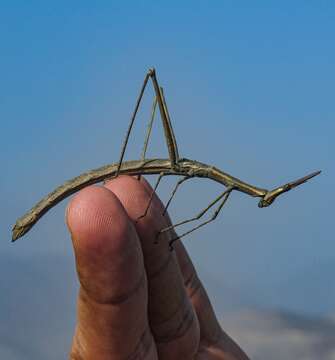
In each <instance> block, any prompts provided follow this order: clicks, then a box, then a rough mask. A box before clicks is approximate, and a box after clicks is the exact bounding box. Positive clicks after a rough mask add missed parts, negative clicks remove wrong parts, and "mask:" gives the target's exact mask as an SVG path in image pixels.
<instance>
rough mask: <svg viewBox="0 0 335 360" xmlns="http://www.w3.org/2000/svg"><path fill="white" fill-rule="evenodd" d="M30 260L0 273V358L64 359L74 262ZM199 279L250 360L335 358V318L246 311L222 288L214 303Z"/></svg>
mask: <svg viewBox="0 0 335 360" xmlns="http://www.w3.org/2000/svg"><path fill="white" fill-rule="evenodd" d="M35 260H36V261H35V262H33V263H31V262H28V261H24V260H18V259H11V258H7V259H6V260H5V261H3V262H2V264H1V266H0V271H1V273H4V272H8V270H9V269H10V270H11V274H10V275H11V276H10V277H6V278H4V280H5V283H2V290H4V291H5V292H3V293H6V296H2V297H1V298H0V308H1V314H2V316H1V323H0V358H1V359H6V360H22V359H27V360H33V359H34V360H42V359H50V360H56V359H65V358H66V356H67V353H68V350H69V348H70V344H71V337H72V334H73V330H74V324H75V298H76V290H77V287H76V286H75V284H76V283H77V282H76V279H75V274H74V268H73V259H71V258H65V257H50V256H49V257H43V258H42V257H41V258H36V259H35ZM203 281H204V283H205V285H206V284H208V285H209V286H207V287H209V295H210V296H211V298H213V297H214V299H213V300H214V303H215V302H217V301H219V302H220V303H221V305H222V303H223V302H224V304H225V305H224V306H223V307H221V310H220V311H216V313H217V316H218V318H219V319H220V322H221V324H222V327H223V328H224V329H225V331H226V332H227V333H228V334H229V335H230V336H232V337H233V338H234V339H235V340H236V341H237V342H238V343H239V344H240V346H241V347H242V348H243V349H244V350H245V351H246V352H247V354H248V355H249V356H250V357H251V359H254V360H268V359H271V360H283V359H302V360H316V359H319V360H334V359H335V319H334V318H332V317H331V316H323V317H317V316H306V315H301V314H295V313H292V312H287V311H280V310H270V309H260V308H245V307H243V306H241V305H236V304H235V300H236V299H235V298H232V297H231V296H232V294H231V291H230V290H229V289H227V288H225V286H223V287H221V289H220V294H221V296H220V298H219V299H218V296H217V295H215V294H212V291H211V289H213V288H214V286H213V285H214V284H213V283H211V279H206V278H205V279H203ZM213 295H214V296H213ZM240 295H241V296H242V294H240ZM222 299H224V301H222ZM225 308H226V310H225ZM28 334H29V335H28Z"/></svg>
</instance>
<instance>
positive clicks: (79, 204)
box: [66, 186, 132, 253]
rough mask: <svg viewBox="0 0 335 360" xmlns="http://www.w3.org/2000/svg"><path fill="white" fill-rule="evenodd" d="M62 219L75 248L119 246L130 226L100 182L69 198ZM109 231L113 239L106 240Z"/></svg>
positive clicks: (121, 210) (83, 249) (117, 202)
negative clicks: (63, 218)
mask: <svg viewBox="0 0 335 360" xmlns="http://www.w3.org/2000/svg"><path fill="white" fill-rule="evenodd" d="M66 222H67V225H68V228H69V231H70V233H71V237H72V240H73V244H74V246H75V249H78V248H80V249H81V250H82V251H87V252H90V253H92V252H97V251H98V252H99V251H102V249H103V248H105V247H108V249H109V250H111V248H113V247H115V248H117V247H119V246H122V243H120V241H121V242H122V241H123V240H124V239H125V237H127V236H125V235H127V234H128V233H129V232H130V231H131V230H132V229H131V224H130V222H129V219H128V216H127V213H126V212H125V210H124V208H123V206H122V204H121V203H120V202H119V200H118V199H117V197H116V196H115V195H114V194H113V193H112V192H111V191H109V190H108V189H106V188H104V187H100V186H89V187H87V188H85V189H83V190H81V191H80V192H79V193H78V194H76V195H75V196H74V197H73V199H71V201H70V203H69V205H68V207H67V209H66ZM112 233H113V240H114V241H109V239H110V236H111V234H112Z"/></svg>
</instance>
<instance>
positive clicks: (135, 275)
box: [67, 176, 248, 360]
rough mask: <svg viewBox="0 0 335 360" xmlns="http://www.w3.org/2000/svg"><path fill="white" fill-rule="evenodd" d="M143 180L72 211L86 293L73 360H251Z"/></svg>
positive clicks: (120, 180) (97, 195)
mask: <svg viewBox="0 0 335 360" xmlns="http://www.w3.org/2000/svg"><path fill="white" fill-rule="evenodd" d="M151 191H152V189H151V187H150V185H149V184H148V183H147V182H146V181H145V180H144V179H143V177H142V178H141V179H140V180H138V179H137V178H135V177H130V176H119V177H117V178H116V179H113V180H111V181H109V182H108V183H107V184H105V185H104V186H103V187H98V186H90V187H87V188H85V189H83V190H81V191H80V192H79V193H78V194H77V195H76V196H75V197H74V198H73V199H72V200H71V202H70V204H69V206H68V209H67V223H68V227H69V229H70V232H71V236H72V241H73V246H74V252H75V258H76V266H77V271H78V277H79V281H80V290H79V296H78V308H77V325H76V330H75V335H74V338H73V343H72V349H71V352H70V359H73V360H93V359H94V360H107V359H112V360H121V359H122V360H123V359H127V360H140V359H141V360H142V359H145V360H154V359H155V360H156V359H157V360H158V359H159V360H165V359H167V360H187V359H196V360H205V359H206V360H211V359H223V360H248V357H247V356H246V355H245V354H244V352H243V351H242V350H241V349H240V348H239V347H238V345H236V344H235V343H234V342H233V340H232V339H231V338H230V337H229V336H228V335H227V334H226V333H225V332H224V331H223V330H222V329H221V327H220V325H219V323H218V321H217V319H216V317H215V314H214V312H213V309H212V306H211V304H210V301H209V299H208V296H207V294H206V291H205V289H204V288H203V286H202V284H201V282H200V280H199V279H198V277H197V274H196V271H195V269H194V267H193V264H192V262H191V260H190V258H189V256H188V254H187V252H186V250H185V248H184V247H183V245H182V243H181V242H180V241H178V242H176V243H175V244H174V251H172V252H171V251H170V250H169V246H168V241H169V240H170V239H172V238H174V237H175V236H176V235H175V233H174V232H170V233H168V232H166V233H163V234H162V235H161V236H160V237H159V243H158V244H154V242H155V237H156V234H157V232H158V231H159V230H160V229H162V228H164V227H167V226H169V225H170V224H171V223H170V219H169V217H168V215H167V214H166V215H165V216H163V215H162V212H163V209H164V206H163V204H162V203H161V201H160V200H159V199H158V197H157V196H156V195H154V198H153V201H152V203H151V206H150V209H149V211H148V214H147V215H146V216H145V217H144V218H142V219H141V220H139V221H138V222H137V221H136V219H137V218H138V217H139V216H140V215H142V214H143V212H144V209H145V207H146V204H147V203H148V201H149V198H150V194H151Z"/></svg>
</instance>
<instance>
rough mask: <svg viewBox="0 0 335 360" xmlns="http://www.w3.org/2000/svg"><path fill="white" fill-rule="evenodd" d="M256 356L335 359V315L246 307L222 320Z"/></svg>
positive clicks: (275, 359) (270, 359) (274, 359)
mask: <svg viewBox="0 0 335 360" xmlns="http://www.w3.org/2000/svg"><path fill="white" fill-rule="evenodd" d="M221 323H222V325H223V327H224V329H225V330H226V331H227V332H228V333H229V334H230V335H231V336H232V337H233V338H234V339H235V340H236V341H237V342H238V343H239V344H240V345H241V347H242V348H243V349H244V350H245V351H246V353H247V354H248V355H249V356H250V357H251V358H252V359H254V360H291V359H296V360H334V359H335V319H334V318H333V317H329V318H314V317H307V316H302V315H297V314H294V313H288V312H281V311H269V310H268V311H263V310H244V311H239V312H235V313H231V314H229V315H228V316H226V317H224V318H223V319H222V321H221Z"/></svg>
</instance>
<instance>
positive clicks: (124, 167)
mask: <svg viewBox="0 0 335 360" xmlns="http://www.w3.org/2000/svg"><path fill="white" fill-rule="evenodd" d="M149 80H151V81H152V84H153V88H154V92H155V98H154V102H153V107H152V112H151V118H150V121H149V125H148V128H147V133H146V136H145V141H144V147H143V151H142V156H141V159H140V160H132V161H123V159H124V155H125V151H126V148H127V144H128V140H129V136H130V133H131V130H132V128H133V125H134V121H135V118H136V114H137V112H138V109H139V106H140V103H141V100H142V97H143V94H144V91H145V88H146V86H147V84H148V82H149ZM157 105H158V108H159V112H160V117H161V120H162V123H163V128H164V133H165V141H166V145H167V149H168V154H169V158H168V159H147V158H146V151H147V147H148V141H149V138H150V134H151V129H152V125H153V121H154V117H155V111H156V108H157ZM320 173H321V171H315V172H312V173H311V174H309V175H306V176H304V177H302V178H300V179H298V180H295V181H292V182H289V183H287V184H285V185H282V186H279V187H276V188H274V189H273V190H266V189H263V188H259V187H257V186H253V185H250V184H248V183H246V182H244V181H242V180H239V179H238V178H236V177H234V176H231V175H229V174H228V173H226V172H224V171H222V170H220V169H218V168H216V167H214V166H211V165H207V164H204V163H201V162H199V161H195V160H189V159H186V158H181V157H179V153H178V147H177V142H176V138H175V135H174V132H173V128H172V124H171V120H170V115H169V111H168V107H167V104H166V101H165V97H164V93H163V89H162V87H160V86H159V84H158V81H157V77H156V72H155V69H149V71H148V72H147V74H146V76H145V78H144V81H143V84H142V87H141V90H140V93H139V96H138V98H137V102H136V106H135V109H134V112H133V114H132V117H131V120H130V124H129V127H128V130H127V134H126V137H125V140H124V143H123V145H122V150H121V155H120V158H119V161H118V162H117V163H114V164H111V165H105V166H102V167H100V168H97V169H94V170H91V171H88V172H86V173H83V174H81V175H79V176H77V177H75V178H73V179H71V180H69V181H66V182H65V183H64V184H62V185H60V186H59V187H57V188H56V189H55V190H54V191H52V192H51V193H50V194H48V195H47V196H45V197H44V198H43V199H42V200H40V201H39V202H38V203H37V204H36V205H35V206H33V207H32V208H31V210H29V211H28V212H27V213H26V214H25V215H23V216H22V217H20V218H19V219H18V220H17V221H16V224H15V225H14V227H13V233H12V241H15V240H17V239H18V238H20V237H21V236H23V235H24V234H26V233H27V232H28V231H29V230H30V229H31V228H32V227H33V225H34V224H35V223H36V222H37V221H38V220H39V219H40V218H41V217H42V216H43V215H44V214H45V213H46V212H47V211H48V210H50V209H51V208H52V207H54V206H55V205H56V204H58V203H59V202H60V201H62V200H63V199H65V198H66V197H68V196H70V195H71V194H73V193H75V192H77V191H79V190H80V189H82V188H84V187H86V186H88V185H91V184H95V183H98V182H101V181H105V180H107V179H111V178H115V177H117V176H118V175H120V174H128V175H137V176H138V178H140V177H141V175H151V174H158V175H159V176H158V179H157V182H156V184H155V186H154V187H153V191H152V194H151V196H150V199H149V201H148V204H147V206H146V209H145V212H144V214H143V215H142V216H140V217H139V218H138V220H140V219H141V218H143V217H144V216H145V215H146V214H147V212H148V209H149V207H150V204H151V201H152V199H153V194H154V192H155V191H156V190H157V187H158V185H159V183H160V181H161V179H162V178H163V177H164V176H167V175H177V176H180V177H181V178H180V179H179V181H178V182H177V183H176V185H175V187H174V189H173V191H172V193H171V196H170V198H169V200H168V201H167V203H166V205H165V208H164V211H163V214H165V213H166V211H167V209H168V207H169V205H170V203H171V201H172V199H173V197H174V196H175V194H176V192H177V190H178V188H179V187H180V185H181V184H183V183H184V182H185V181H186V180H189V179H192V178H194V177H198V178H207V179H210V180H213V181H215V182H218V183H220V184H222V185H224V186H225V190H224V191H223V192H222V193H221V194H220V195H219V196H218V197H217V198H216V199H214V200H213V201H212V202H211V203H210V204H209V205H208V206H207V207H206V208H205V209H203V210H202V211H201V212H199V214H197V215H196V216H194V217H192V218H189V219H187V220H184V221H181V222H178V223H176V224H173V225H171V226H169V227H166V228H164V229H161V230H160V231H159V232H158V234H157V237H156V240H157V239H158V237H159V235H160V234H162V233H164V232H166V231H169V230H171V229H174V228H176V227H178V226H180V225H183V224H186V223H190V222H194V221H196V220H200V219H201V218H202V217H203V216H204V215H205V214H206V213H207V212H208V211H209V210H210V209H211V208H213V207H215V205H216V208H215V210H214V212H213V214H212V216H211V217H210V218H209V219H208V220H206V221H203V222H201V223H200V224H198V225H197V226H195V227H193V228H191V229H190V230H188V231H186V232H184V233H183V234H181V235H179V236H178V237H176V238H174V239H172V240H170V242H169V245H170V249H172V248H173V247H172V245H173V243H174V242H175V241H176V240H178V239H180V238H182V237H184V236H186V235H188V234H190V233H191V232H193V231H195V230H197V229H199V228H200V227H202V226H204V225H206V224H209V223H210V222H212V221H214V220H215V219H216V218H217V216H218V215H219V213H220V211H221V210H222V208H223V207H224V205H225V204H226V202H227V200H228V198H229V197H230V195H231V193H232V192H233V191H240V192H242V193H245V194H247V195H250V196H253V197H257V198H260V200H259V202H258V207H260V208H263V207H267V206H269V205H271V204H272V203H273V202H274V200H275V199H276V198H277V197H278V196H279V195H281V194H283V193H286V192H288V191H289V190H291V189H293V188H295V187H297V186H299V185H301V184H303V183H305V182H306V181H308V180H309V179H311V178H313V177H314V176H316V175H319V174H320Z"/></svg>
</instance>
